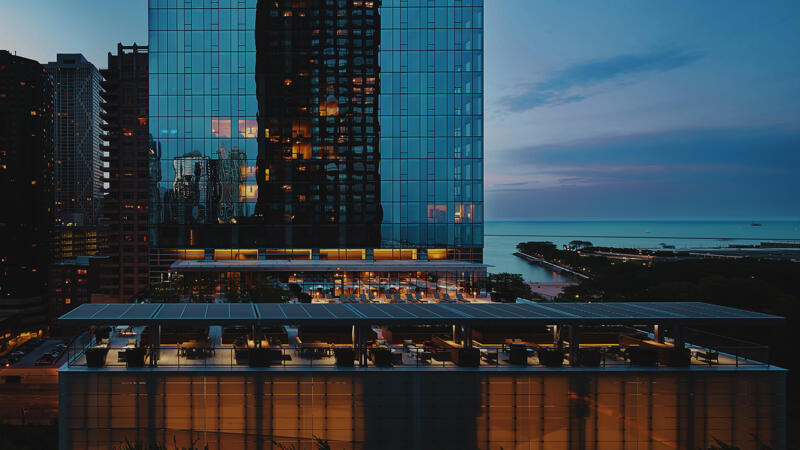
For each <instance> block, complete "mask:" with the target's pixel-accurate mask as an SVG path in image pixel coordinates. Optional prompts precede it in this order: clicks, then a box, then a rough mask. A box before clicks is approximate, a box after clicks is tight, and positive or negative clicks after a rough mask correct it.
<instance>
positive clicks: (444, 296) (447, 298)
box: [442, 292, 453, 303]
mask: <svg viewBox="0 0 800 450" xmlns="http://www.w3.org/2000/svg"><path fill="white" fill-rule="evenodd" d="M442 299H443V300H444V301H446V302H448V303H449V302H452V301H453V300H451V299H450V296H449V295H447V292H445V293H444V294H442Z"/></svg>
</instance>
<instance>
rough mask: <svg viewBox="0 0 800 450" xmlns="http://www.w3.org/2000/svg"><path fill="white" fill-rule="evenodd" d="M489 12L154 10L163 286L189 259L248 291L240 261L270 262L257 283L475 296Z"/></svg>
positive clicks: (164, 5)
mask: <svg viewBox="0 0 800 450" xmlns="http://www.w3.org/2000/svg"><path fill="white" fill-rule="evenodd" d="M482 3H483V2H482V0H461V1H444V0H436V1H430V2H425V3H424V4H423V3H421V2H419V1H405V0H403V1H401V0H384V1H361V0H335V1H334V0H291V1H290V0H278V1H256V0H244V1H240V2H238V3H232V2H227V1H220V2H213V3H211V4H200V3H191V4H188V3H181V4H180V5H176V4H173V3H169V2H166V1H161V0H152V1H151V2H150V134H151V135H152V138H153V143H152V149H151V155H152V158H151V182H152V187H151V196H152V198H151V200H150V214H151V224H152V227H151V244H152V246H153V248H152V251H151V263H152V268H153V270H152V271H151V274H152V281H158V280H163V279H165V278H166V277H168V274H169V273H171V274H173V275H174V274H176V273H185V272H186V271H187V267H186V266H185V265H181V262H182V261H183V260H187V259H198V260H202V261H205V263H204V264H206V266H205V267H202V268H201V270H203V271H206V273H208V272H214V271H216V272H217V273H218V274H221V276H223V277H229V278H230V277H233V278H236V279H237V280H244V279H245V278H250V277H251V275H250V274H248V275H246V276H245V275H244V274H243V273H242V271H241V270H239V269H240V268H239V267H238V266H239V265H241V264H242V263H243V262H242V261H236V260H239V259H257V260H259V263H247V264H248V271H250V273H252V272H261V273H265V274H272V275H274V276H275V278H276V279H278V280H279V281H283V282H289V281H292V282H296V283H298V284H301V285H303V286H305V287H308V288H311V287H318V286H319V287H322V288H324V289H326V290H327V289H331V290H335V291H336V293H337V294H339V293H343V292H345V291H346V292H348V293H350V292H351V291H353V290H356V291H359V292H363V288H362V286H364V285H365V284H366V285H369V284H372V281H370V280H372V279H373V278H374V279H376V280H377V279H381V280H382V281H381V282H380V283H383V284H385V285H386V287H387V288H388V287H389V286H394V285H397V286H400V284H399V283H405V281H404V279H405V280H407V279H409V278H412V277H413V278H415V279H416V281H415V283H414V285H413V286H412V285H405V284H404V285H402V286H401V287H400V290H401V291H403V290H406V289H410V290H415V289H420V288H421V289H425V290H429V289H437V290H438V289H453V288H456V289H457V288H459V287H460V286H463V285H467V284H470V285H474V283H473V282H474V281H475V280H476V279H477V278H480V277H482V276H483V275H482V274H485V266H483V265H482V264H480V263H481V262H482V247H483V228H482V227H483V207H482V191H483V181H482V180H483V164H482V163H483V137H482V136H483V125H482V114H483V106H482V79H483V67H482V57H483V49H482V48H483V47H482V41H483V37H482V27H483V23H482V14H483V6H482ZM222 160H225V162H224V163H223V162H221V161H222ZM234 160H235V162H234ZM189 166H191V168H189ZM222 166H225V167H227V169H226V170H223V171H222V172H224V173H226V174H227V175H225V176H220V175H219V173H220V172H219V171H218V170H217V168H218V167H222ZM234 167H235V168H238V174H235V176H234V172H235V170H234ZM189 169H190V170H189ZM278 259H284V260H290V259H291V260H297V259H308V260H312V262H313V261H314V260H352V259H359V260H362V262H363V264H361V265H360V266H358V267H355V266H353V267H351V268H345V269H337V268H335V267H333V268H331V269H330V270H328V269H325V268H323V267H321V266H320V267H319V268H316V269H315V267H313V266H314V264H317V263H313V264H310V265H309V267H306V268H304V269H303V270H302V271H300V273H299V274H298V270H295V268H293V267H290V266H280V267H279V266H276V264H277V263H270V262H269V261H273V260H278ZM216 260H222V261H225V262H224V263H221V264H217V265H216V266H215V265H214V264H213V262H214V261H216ZM376 260H379V261H381V263H382V264H383V265H382V266H381V268H379V269H375V271H379V272H380V274H377V275H376V274H375V273H372V274H370V270H368V269H367V268H366V265H368V264H367V263H369V262H373V261H376ZM387 260H388V261H396V260H406V262H405V263H404V265H403V267H402V268H401V267H400V266H396V265H393V264H392V263H390V262H387ZM407 260H413V261H414V263H413V264H411V265H409V264H408V261H407ZM443 260H444V261H443ZM447 260H450V261H447ZM452 260H458V262H459V264H457V266H453V265H452V263H453V262H454V261H452ZM448 264H450V265H448ZM223 266H224V267H223ZM196 268H198V266H197V265H196V264H195V265H194V266H192V269H191V270H194V269H196ZM317 269H318V270H317ZM375 271H372V272H375ZM225 274H227V275H225ZM428 274H433V275H432V276H429V275H428ZM194 275H196V274H192V276H194ZM364 277H367V278H369V279H368V280H367V279H365V278H364ZM248 282H250V281H248ZM362 282H366V283H362ZM335 286H339V287H335Z"/></svg>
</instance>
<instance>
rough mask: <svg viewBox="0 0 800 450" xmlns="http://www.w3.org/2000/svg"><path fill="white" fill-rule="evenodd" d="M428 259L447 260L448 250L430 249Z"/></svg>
mask: <svg viewBox="0 0 800 450" xmlns="http://www.w3.org/2000/svg"><path fill="white" fill-rule="evenodd" d="M428 259H429V260H432V259H447V249H445V248H429V249H428Z"/></svg>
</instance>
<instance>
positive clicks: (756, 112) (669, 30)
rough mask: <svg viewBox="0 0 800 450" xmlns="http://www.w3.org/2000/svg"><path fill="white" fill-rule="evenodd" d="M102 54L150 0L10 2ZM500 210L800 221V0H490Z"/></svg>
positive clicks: (97, 59)
mask: <svg viewBox="0 0 800 450" xmlns="http://www.w3.org/2000/svg"><path fill="white" fill-rule="evenodd" d="M3 3H4V4H3V6H2V12H3V14H0V48H5V49H9V50H11V51H15V50H16V51H17V52H18V53H19V54H20V55H22V56H27V57H30V58H33V59H37V60H39V61H41V62H47V61H51V60H54V59H55V54H56V53H57V52H64V53H69V52H81V53H84V54H85V55H86V56H87V58H88V59H89V60H90V61H92V62H93V63H95V64H96V65H98V66H99V67H102V66H104V65H105V62H106V54H107V52H108V51H110V50H113V49H114V48H115V46H116V43H117V42H124V43H126V44H130V43H132V42H134V41H135V42H138V43H146V41H147V2H146V1H145V0H131V1H118V0H113V1H108V0H105V1H98V0H69V1H61V0H28V1H26V2H3ZM485 3H486V6H485V21H484V22H485V29H486V30H485V52H486V55H485V76H486V81H485V97H486V100H485V115H486V120H485V135H486V145H485V147H486V169H485V176H486V195H485V198H486V218H487V220H492V219H556V218H563V219H604V218H606V219H614V218H639V219H665V218H667V219H693V218H697V219H737V218H738V219H745V220H766V219H798V218H800V199H799V197H800V31H799V30H800V2H797V1H796V0H794V1H791V0H776V1H770V2H729V1H721V0H709V1H704V2H695V1H687V0H678V1H673V2H641V1H636V0H630V1H622V0H617V1H614V2H591V1H575V2H557V1H547V2H545V1H531V0H485Z"/></svg>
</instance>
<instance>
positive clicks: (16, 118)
mask: <svg viewBox="0 0 800 450" xmlns="http://www.w3.org/2000/svg"><path fill="white" fill-rule="evenodd" d="M52 95H53V86H52V84H51V81H50V77H49V75H48V73H47V71H46V70H45V68H44V67H43V66H42V65H41V64H39V63H38V62H36V61H33V60H30V59H26V58H22V57H19V56H15V55H12V54H11V53H9V52H7V51H0V189H2V192H3V195H2V198H0V302H4V301H6V300H10V299H17V300H19V299H26V298H39V297H40V296H42V295H44V294H45V293H46V292H47V267H48V265H49V264H50V261H51V260H52V253H51V252H52V249H51V239H52V233H53V167H52V165H53V136H52V132H53V107H52ZM35 302H38V300H37V301H35Z"/></svg>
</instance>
